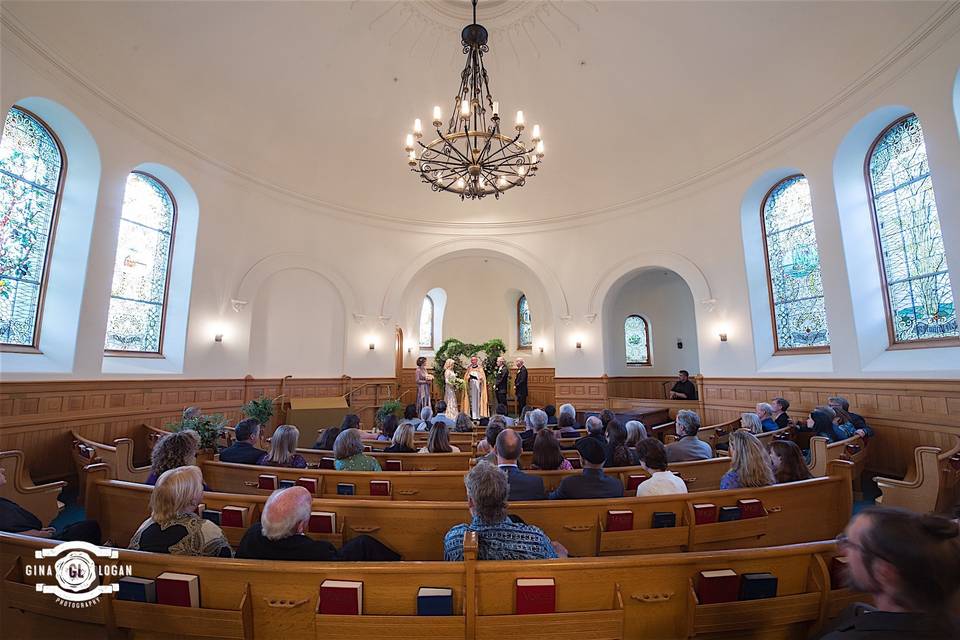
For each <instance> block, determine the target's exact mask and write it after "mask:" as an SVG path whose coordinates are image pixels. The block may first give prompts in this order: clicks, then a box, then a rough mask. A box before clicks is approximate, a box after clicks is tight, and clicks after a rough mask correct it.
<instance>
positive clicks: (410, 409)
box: [400, 404, 421, 428]
mask: <svg viewBox="0 0 960 640" xmlns="http://www.w3.org/2000/svg"><path fill="white" fill-rule="evenodd" d="M420 422H421V420H420V417H419V416H418V415H417V405H415V404H408V405H407V406H405V407H404V408H403V420H401V421H400V424H412V425H413V426H414V428H416V426H417V425H418V424H420Z"/></svg>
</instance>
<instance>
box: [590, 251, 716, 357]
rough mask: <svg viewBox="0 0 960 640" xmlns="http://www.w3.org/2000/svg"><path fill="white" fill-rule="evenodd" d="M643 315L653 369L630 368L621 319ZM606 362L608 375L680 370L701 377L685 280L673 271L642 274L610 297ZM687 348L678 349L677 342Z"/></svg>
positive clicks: (605, 327) (606, 312)
mask: <svg viewBox="0 0 960 640" xmlns="http://www.w3.org/2000/svg"><path fill="white" fill-rule="evenodd" d="M633 314H636V315H639V316H641V317H643V318H644V319H645V320H646V321H647V323H648V326H649V329H650V347H651V360H652V365H653V366H650V367H628V366H627V363H626V358H625V355H624V331H623V321H624V320H625V319H626V318H627V316H629V315H633ZM604 316H605V317H604V327H603V328H604V362H605V368H606V372H607V375H610V376H663V375H672V374H675V373H676V372H677V370H679V369H686V370H687V371H689V372H690V373H699V371H700V363H699V358H698V356H697V322H696V319H695V316H694V305H693V296H692V295H691V294H690V287H688V286H687V283H686V282H684V280H683V278H681V277H680V276H678V275H677V274H675V273H674V272H672V271H663V270H660V269H657V270H648V271H642V272H640V273H638V274H637V275H636V276H634V277H632V278H630V279H629V280H627V281H626V282H624V283H623V284H622V285H619V286H618V287H616V288H614V289H613V290H611V291H610V293H609V294H608V295H607V302H606V304H605V305H604ZM678 339H679V340H680V341H681V342H682V343H683V348H682V349H678V348H677V340H678Z"/></svg>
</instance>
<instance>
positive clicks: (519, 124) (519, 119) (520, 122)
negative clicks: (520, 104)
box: [516, 111, 523, 129]
mask: <svg viewBox="0 0 960 640" xmlns="http://www.w3.org/2000/svg"><path fill="white" fill-rule="evenodd" d="M516 126H517V129H523V111H517V125H516Z"/></svg>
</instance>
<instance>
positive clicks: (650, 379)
mask: <svg viewBox="0 0 960 640" xmlns="http://www.w3.org/2000/svg"><path fill="white" fill-rule="evenodd" d="M676 381H677V376H615V377H610V378H607V395H608V396H609V397H611V398H646V399H653V400H665V399H666V398H667V390H668V389H669V388H670V387H671V386H672V385H673V383H674V382H676Z"/></svg>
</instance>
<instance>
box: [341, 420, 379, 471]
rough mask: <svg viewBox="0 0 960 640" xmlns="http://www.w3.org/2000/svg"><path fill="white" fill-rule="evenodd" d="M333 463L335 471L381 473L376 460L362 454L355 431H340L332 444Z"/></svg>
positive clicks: (361, 443) (361, 442)
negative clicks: (334, 459)
mask: <svg viewBox="0 0 960 640" xmlns="http://www.w3.org/2000/svg"><path fill="white" fill-rule="evenodd" d="M333 457H334V458H336V461H335V462H334V463H333V467H334V469H336V470H337V471H382V470H383V469H381V468H380V463H379V462H377V460H376V458H371V457H370V456H367V455H364V454H363V440H362V439H361V438H360V432H359V431H358V430H356V429H347V430H346V431H341V432H340V435H338V436H337V440H336V441H335V442H334V443H333Z"/></svg>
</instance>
